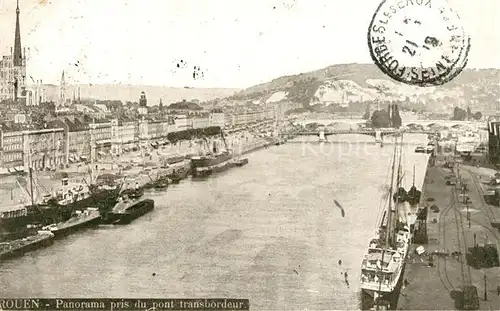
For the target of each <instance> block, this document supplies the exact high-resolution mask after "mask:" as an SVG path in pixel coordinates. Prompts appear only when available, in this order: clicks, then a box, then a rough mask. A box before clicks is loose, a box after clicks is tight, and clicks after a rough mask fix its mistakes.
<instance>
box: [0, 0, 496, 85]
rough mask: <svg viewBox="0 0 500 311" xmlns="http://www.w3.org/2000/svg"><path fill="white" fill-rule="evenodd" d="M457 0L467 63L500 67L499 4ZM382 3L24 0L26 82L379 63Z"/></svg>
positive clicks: (137, 80)
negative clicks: (376, 34)
mask: <svg viewBox="0 0 500 311" xmlns="http://www.w3.org/2000/svg"><path fill="white" fill-rule="evenodd" d="M451 3H452V5H453V6H454V8H455V9H456V11H457V12H458V13H459V15H460V17H461V19H462V21H463V23H464V26H465V27H466V29H467V30H468V32H469V34H470V36H471V38H472V49H471V52H470V55H469V63H468V65H467V68H500V61H499V60H498V59H497V58H496V56H495V55H497V54H498V52H500V46H499V45H498V43H497V42H499V40H498V34H496V33H495V31H494V29H492V28H491V29H490V28H488V27H484V26H483V25H491V24H493V22H494V17H495V14H494V12H495V11H498V10H499V9H500V3H498V2H495V1H494V0H482V1H478V4H477V5H475V6H474V7H470V6H468V5H467V1H465V0H454V1H451ZM377 5H378V2H377V1H375V2H368V1H363V0H357V1H356V0H354V1H330V2H325V1H315V2H314V3H307V2H304V1H298V0H297V1H292V0H288V1H266V2H264V1H253V2H250V1H239V2H238V4H235V3H231V2H229V1H222V0H221V1H215V0H214V1H210V2H209V4H208V2H207V3H205V2H200V1H183V2H179V1H153V0H152V1H147V2H140V1H133V0H129V1H109V2H105V3H103V2H98V1H93V0H87V1H83V0H81V1H79V0H74V1H64V2H61V3H59V2H57V3H55V2H54V3H52V2H49V1H38V0H21V1H19V6H20V25H21V36H22V46H23V48H27V49H29V55H28V60H27V66H26V67H27V69H26V70H27V79H26V80H27V81H26V82H27V84H33V82H34V81H36V80H43V82H44V83H47V84H55V85H57V84H58V83H59V81H60V76H61V71H63V70H64V71H65V72H66V76H67V83H68V84H130V85H154V86H160V85H161V86H170V87H184V86H189V87H195V88H237V89H241V88H246V87H250V86H252V85H255V84H259V83H262V82H267V81H270V80H272V79H274V78H277V77H280V76H283V75H289V74H298V73H301V72H307V71H312V70H316V69H319V68H323V67H326V66H329V65H332V64H337V63H372V62H371V59H370V56H369V53H368V48H367V44H366V30H367V27H368V24H369V22H370V19H371V17H372V14H373V12H374V11H375V9H376V7H377ZM15 7H16V1H15V0H12V1H3V2H2V4H0V16H1V17H2V18H1V19H0V26H1V27H0V29H1V30H0V51H2V52H3V55H6V54H8V53H9V49H10V48H11V47H12V46H13V43H14V26H15ZM169 12H170V13H169ZM111 14H112V17H111V16H110V15H111ZM139 15H140V16H142V17H141V19H140V20H138V19H137V18H135V17H134V16H139ZM312 16H314V18H312ZM353 16H355V18H353ZM478 16H481V19H480V20H479V18H478ZM256 21H259V22H256ZM306 21H307V23H306ZM489 21H491V23H490V22H489ZM345 29H349V31H345ZM329 37H330V38H331V39H329ZM48 38H50V40H48ZM171 43H173V44H171ZM339 45H340V46H341V48H338V46H339ZM312 56H314V57H312ZM194 67H196V68H199V69H196V70H195V71H196V77H195V78H193V68H194Z"/></svg>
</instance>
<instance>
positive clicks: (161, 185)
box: [154, 178, 169, 190]
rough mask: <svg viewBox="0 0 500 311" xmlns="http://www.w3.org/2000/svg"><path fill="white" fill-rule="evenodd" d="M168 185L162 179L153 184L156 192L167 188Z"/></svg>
mask: <svg viewBox="0 0 500 311" xmlns="http://www.w3.org/2000/svg"><path fill="white" fill-rule="evenodd" d="M168 184H169V183H168V180H167V179H165V178H162V179H159V180H157V181H156V182H155V185H154V187H155V189H156V190H164V189H166V188H167V187H168Z"/></svg>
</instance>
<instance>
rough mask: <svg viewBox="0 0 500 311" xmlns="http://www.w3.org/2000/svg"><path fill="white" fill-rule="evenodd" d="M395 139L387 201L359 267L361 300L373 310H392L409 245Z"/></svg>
mask: <svg viewBox="0 0 500 311" xmlns="http://www.w3.org/2000/svg"><path fill="white" fill-rule="evenodd" d="M397 139H398V138H397V137H396V141H395V144H394V156H393V160H392V170H391V182H390V185H389V186H390V187H389V197H388V198H389V200H388V203H387V205H386V210H385V211H384V213H383V216H382V220H381V223H380V226H379V229H378V231H377V234H376V236H375V237H373V238H372V239H371V240H370V243H369V246H368V250H367V252H366V254H365V256H364V258H363V261H362V265H361V290H362V293H363V298H365V297H366V298H365V299H366V300H369V303H370V306H374V307H375V308H376V309H379V308H394V305H393V304H394V297H395V296H397V292H398V291H399V289H398V288H399V286H400V285H401V282H400V280H401V275H402V274H403V270H404V266H405V259H406V256H407V254H408V250H409V247H410V243H411V230H410V223H411V220H410V219H409V218H408V214H407V213H406V212H405V209H406V205H409V203H408V202H406V200H407V197H408V194H407V193H406V191H405V189H404V188H403V187H401V181H402V174H401V158H402V147H401V146H402V144H399V143H398V141H397ZM396 167H397V172H396V169H395V168H396ZM402 211H403V212H402ZM363 304H366V302H364V303H363Z"/></svg>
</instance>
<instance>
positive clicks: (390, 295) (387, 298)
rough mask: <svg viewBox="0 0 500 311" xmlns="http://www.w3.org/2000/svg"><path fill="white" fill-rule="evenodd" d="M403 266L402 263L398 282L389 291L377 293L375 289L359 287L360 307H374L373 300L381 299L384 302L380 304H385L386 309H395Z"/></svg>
mask: <svg viewBox="0 0 500 311" xmlns="http://www.w3.org/2000/svg"><path fill="white" fill-rule="evenodd" d="M405 268H406V264H405V263H403V266H402V268H401V274H400V277H399V279H398V282H397V283H396V286H395V287H394V290H393V291H391V292H382V293H377V291H373V290H369V289H361V309H362V310H373V309H374V308H375V301H383V302H384V303H382V304H383V305H385V306H386V308H385V309H386V310H396V308H397V305H398V300H399V296H400V293H401V288H402V285H403V277H402V276H403V275H404V271H405Z"/></svg>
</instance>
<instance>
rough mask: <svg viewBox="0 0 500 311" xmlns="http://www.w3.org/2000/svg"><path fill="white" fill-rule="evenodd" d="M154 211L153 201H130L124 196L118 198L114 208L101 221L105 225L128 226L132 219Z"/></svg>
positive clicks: (141, 199)
mask: <svg viewBox="0 0 500 311" xmlns="http://www.w3.org/2000/svg"><path fill="white" fill-rule="evenodd" d="M153 209H154V200H152V199H143V198H139V199H130V198H127V197H126V196H125V197H123V198H120V200H119V202H118V203H117V204H116V206H115V207H114V208H113V210H111V211H110V212H109V213H107V215H106V218H105V219H104V220H103V221H104V222H105V223H112V224H115V225H124V224H129V223H130V222H132V221H133V220H134V219H136V218H139V217H141V216H142V215H144V214H146V213H148V212H150V211H152V210H153Z"/></svg>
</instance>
